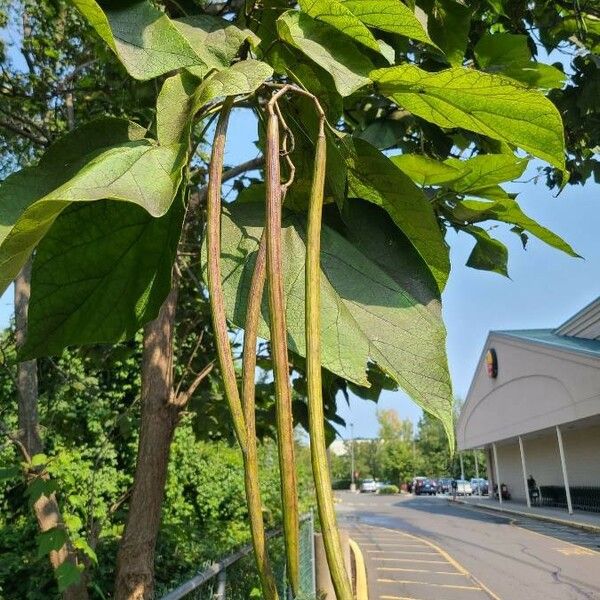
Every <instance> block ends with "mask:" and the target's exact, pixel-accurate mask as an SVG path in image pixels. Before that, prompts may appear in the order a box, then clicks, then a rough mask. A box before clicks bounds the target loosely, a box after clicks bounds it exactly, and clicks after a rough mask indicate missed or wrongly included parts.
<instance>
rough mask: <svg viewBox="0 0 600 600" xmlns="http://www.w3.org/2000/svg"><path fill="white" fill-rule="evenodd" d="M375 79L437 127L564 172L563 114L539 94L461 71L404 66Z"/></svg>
mask: <svg viewBox="0 0 600 600" xmlns="http://www.w3.org/2000/svg"><path fill="white" fill-rule="evenodd" d="M371 78H372V79H373V80H374V81H375V82H376V83H377V85H378V88H379V90H380V91H381V93H382V94H384V95H385V96H388V97H389V98H391V99H392V100H394V102H397V103H398V104H399V105H400V106H402V107H404V108H406V109H407V110H409V111H410V112H412V113H414V114H415V115H418V116H419V117H422V118H423V119H425V120H427V121H430V122H431V123H435V124H436V125H439V126H440V127H447V128H454V127H460V128H462V129H467V130H469V131H474V132H476V133H481V134H483V135H486V136H489V137H491V138H493V139H497V140H501V141H504V142H507V143H509V144H512V145H514V146H518V147H519V148H522V149H524V150H527V151H528V152H531V154H533V155H535V156H538V157H539V158H542V159H544V160H547V161H548V162H549V163H550V164H552V165H555V166H556V167H558V168H560V169H562V170H563V171H564V168H565V156H564V151H565V148H564V135H563V125H562V120H561V117H560V114H559V113H558V111H557V109H556V107H555V106H554V105H553V104H552V102H550V100H548V99H547V98H545V97H544V96H543V95H542V94H540V93H539V92H537V91H535V90H529V89H526V88H524V87H522V86H521V85H519V84H518V83H516V82H514V81H512V80H511V79H508V78H506V77H501V76H499V75H491V74H489V73H483V72H480V71H475V70H474V69H466V68H459V67H456V68H451V69H446V70H443V71H438V72H436V73H429V72H427V71H424V70H422V69H420V68H419V67H417V66H414V65H403V66H397V67H390V68H386V69H378V70H376V71H373V72H372V73H371Z"/></svg>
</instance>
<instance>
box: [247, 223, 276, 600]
mask: <svg viewBox="0 0 600 600" xmlns="http://www.w3.org/2000/svg"><path fill="white" fill-rule="evenodd" d="M266 250H267V245H266V238H265V236H264V235H263V236H262V238H261V240H260V246H259V248H258V253H257V255H256V264H255V267H254V273H253V275H252V281H251V283H250V292H249V293H248V309H247V312H246V324H245V327H244V355H243V356H244V357H243V361H242V404H243V410H244V419H245V421H246V452H245V454H244V479H245V484H246V502H247V504H248V515H249V517H250V530H251V532H252V544H253V547H254V556H255V559H256V566H257V569H258V574H259V577H260V582H261V587H262V590H263V596H264V597H265V600H278V598H279V596H278V594H277V586H276V585H275V579H274V577H273V572H272V570H271V565H270V563H269V556H268V554H267V544H266V538H265V524H264V520H263V515H262V501H261V496H260V484H259V479H258V451H257V447H256V416H255V405H256V401H255V393H256V385H255V381H254V378H255V372H256V341H257V337H258V320H259V317H260V306H261V302H262V296H263V290H264V286H265V275H266V254H267V252H266Z"/></svg>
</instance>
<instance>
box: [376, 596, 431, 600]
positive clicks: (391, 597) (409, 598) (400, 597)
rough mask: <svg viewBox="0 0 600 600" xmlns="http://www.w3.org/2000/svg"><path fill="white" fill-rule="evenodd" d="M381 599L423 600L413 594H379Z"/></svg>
mask: <svg viewBox="0 0 600 600" xmlns="http://www.w3.org/2000/svg"><path fill="white" fill-rule="evenodd" d="M379 598H380V600H421V599H420V598H413V597H412V596H379Z"/></svg>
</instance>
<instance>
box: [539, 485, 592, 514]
mask: <svg viewBox="0 0 600 600" xmlns="http://www.w3.org/2000/svg"><path fill="white" fill-rule="evenodd" d="M570 491H571V503H572V504H573V509H574V510H585V511H589V512H600V487H593V486H573V487H571V488H570ZM540 496H541V498H540V504H541V505H542V506H549V507H557V508H567V493H566V491H565V488H564V486H561V485H541V486H540Z"/></svg>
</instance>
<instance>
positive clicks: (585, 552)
mask: <svg viewBox="0 0 600 600" xmlns="http://www.w3.org/2000/svg"><path fill="white" fill-rule="evenodd" d="M552 550H556V551H557V552H560V553H561V554H564V555H565V556H595V552H594V551H593V550H592V549H590V548H584V547H583V546H576V547H575V548H570V547H568V546H567V547H566V548H552Z"/></svg>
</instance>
